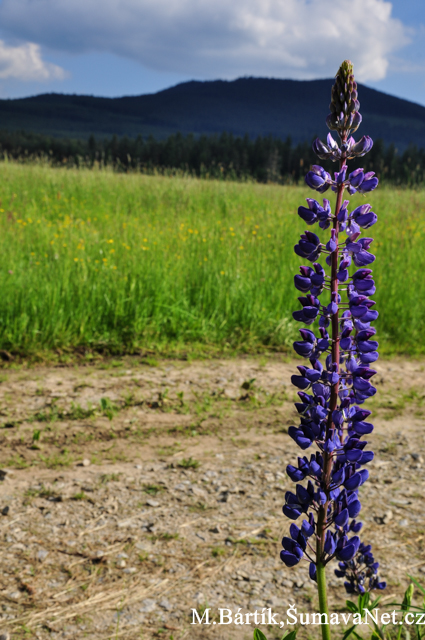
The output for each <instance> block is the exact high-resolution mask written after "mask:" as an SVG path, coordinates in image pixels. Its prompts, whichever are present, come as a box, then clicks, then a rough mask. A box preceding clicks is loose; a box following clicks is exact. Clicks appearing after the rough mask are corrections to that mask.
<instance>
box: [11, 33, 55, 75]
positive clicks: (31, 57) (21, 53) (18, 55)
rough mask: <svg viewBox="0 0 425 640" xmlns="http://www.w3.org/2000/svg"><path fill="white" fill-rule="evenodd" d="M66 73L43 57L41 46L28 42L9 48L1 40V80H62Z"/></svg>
mask: <svg viewBox="0 0 425 640" xmlns="http://www.w3.org/2000/svg"><path fill="white" fill-rule="evenodd" d="M65 75H66V74H65V71H64V70H63V69H61V67H58V66H57V65H55V64H51V63H50V62H45V61H44V60H43V59H42V57H41V51H40V45H38V44H34V43H33V42H27V43H25V44H22V45H19V46H8V45H7V44H5V42H4V41H3V40H0V80H6V79H9V78H12V79H16V80H27V81H38V82H40V81H41V82H43V81H47V80H54V79H56V80H62V79H63V78H64V77H65Z"/></svg>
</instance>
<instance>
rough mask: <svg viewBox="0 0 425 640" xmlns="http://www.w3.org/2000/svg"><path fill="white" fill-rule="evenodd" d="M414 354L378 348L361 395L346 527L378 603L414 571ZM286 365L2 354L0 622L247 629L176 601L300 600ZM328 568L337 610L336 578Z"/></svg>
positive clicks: (418, 535) (256, 605)
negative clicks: (366, 551) (354, 518)
mask: <svg viewBox="0 0 425 640" xmlns="http://www.w3.org/2000/svg"><path fill="white" fill-rule="evenodd" d="M424 364H425V362H421V361H406V360H403V361H401V360H400V361H398V360H391V361H386V362H384V361H382V362H380V363H379V364H378V365H377V367H376V368H377V370H378V375H377V376H375V378H374V380H375V382H376V383H377V387H378V394H377V396H376V399H374V400H373V402H370V403H369V405H368V406H369V407H371V408H373V411H374V423H375V425H376V429H375V431H374V433H373V435H372V436H371V437H370V441H371V442H372V444H373V447H372V448H374V450H375V451H376V452H377V456H376V458H375V461H374V462H373V463H371V464H370V465H369V469H370V472H371V479H370V480H369V482H368V483H367V484H366V485H365V486H364V487H363V488H362V489H361V495H362V504H363V512H362V514H363V518H362V520H363V521H364V523H365V526H364V530H363V531H364V532H363V535H362V538H363V539H364V540H365V541H367V542H370V543H372V544H373V548H374V551H375V556H376V558H377V559H378V560H379V561H380V562H381V567H382V572H381V574H382V577H383V578H385V579H386V580H387V581H388V588H387V590H386V592H385V594H384V595H385V598H386V600H387V602H390V601H392V600H394V599H395V600H397V599H398V598H399V597H400V595H401V594H402V592H403V589H404V588H405V587H406V586H407V584H408V578H407V575H406V574H407V573H410V574H412V575H414V576H416V577H419V579H421V576H422V577H423V573H425V555H424V548H425V522H424V516H423V501H424V498H423V496H424V469H425V465H424V460H423V457H422V456H425V454H424V450H425V444H424V439H425V430H424V426H425V407H424V404H423V402H424V395H425V384H424V383H425V372H424V369H425V367H424ZM294 368H295V363H293V362H288V361H284V360H283V359H281V358H278V357H276V358H275V359H273V358H271V359H266V358H261V359H248V358H247V359H234V360H227V361H224V360H214V361H195V362H175V361H173V362H171V361H164V362H155V361H153V360H142V359H140V358H125V359H122V360H115V361H114V360H110V361H102V362H99V363H97V364H94V365H89V366H83V365H81V366H72V367H49V368H48V367H34V368H26V367H24V366H19V367H18V366H15V367H13V363H12V365H10V366H9V367H8V368H6V369H3V370H2V371H1V372H0V380H1V382H0V408H1V412H0V426H1V427H2V428H1V429H0V438H1V440H2V446H1V449H0V464H1V468H2V469H3V472H2V473H0V476H1V478H2V481H1V482H0V514H3V515H0V532H1V537H2V546H1V549H0V567H1V577H0V592H1V609H0V633H7V632H8V633H10V634H11V637H12V638H16V639H18V638H19V639H20V638H28V637H35V638H40V639H43V640H44V639H45V638H72V639H73V638H85V637H88V638H91V639H93V640H103V639H104V640H107V639H113V638H123V639H133V638H134V639H136V638H144V639H145V640H148V639H151V638H164V639H166V640H177V639H179V640H180V639H182V638H195V639H198V638H201V637H202V638H204V637H211V638H214V639H217V640H218V639H223V640H224V639H225V640H232V639H233V640H242V639H243V638H252V629H253V627H249V626H246V625H244V626H241V625H239V626H237V625H234V624H231V625H228V626H225V627H224V626H220V625H216V626H214V625H210V626H202V627H201V626H199V625H195V626H193V625H191V624H190V623H191V621H192V613H191V609H192V608H193V607H197V608H198V609H199V610H201V609H202V608H203V607H210V608H211V614H210V615H211V620H213V619H214V616H216V615H217V610H218V608H219V607H228V608H230V609H232V610H233V611H234V612H236V611H237V610H238V607H241V608H242V610H243V611H254V610H255V609H258V610H261V609H262V608H263V607H271V608H272V609H273V611H274V612H278V613H279V616H278V618H279V619H280V617H283V618H284V619H285V618H286V615H284V614H286V609H287V606H288V605H289V604H292V603H295V604H296V606H297V609H298V611H314V610H317V608H316V607H317V604H316V593H315V590H314V588H313V587H312V585H311V583H310V581H309V579H308V575H307V565H306V564H305V565H304V564H301V565H298V567H297V568H295V569H287V568H286V567H284V566H283V565H282V563H281V562H280V560H279V551H280V538H281V537H282V535H284V534H285V533H286V532H287V529H288V521H287V520H286V519H285V518H284V517H283V515H282V513H281V505H282V503H283V501H284V492H285V490H287V489H288V488H290V486H291V483H290V482H289V481H288V479H287V477H286V475H285V467H286V465H287V464H288V463H289V462H292V461H293V460H294V459H295V458H296V455H297V454H298V453H299V450H298V449H297V447H296V446H295V444H294V443H293V442H292V440H291V439H290V438H289V437H288V435H287V429H288V426H289V425H290V424H292V421H293V419H294V409H293V408H292V404H291V403H292V401H293V400H294V396H295V393H294V390H293V388H292V387H291V385H290V383H289V379H290V375H291V374H292V373H293V371H294ZM329 580H330V600H331V608H332V609H333V610H336V609H337V608H341V606H342V605H343V603H344V601H345V594H344V590H343V587H342V583H341V581H340V580H338V579H336V578H335V577H334V576H333V575H332V571H330V572H329ZM215 619H216V620H218V618H217V617H216V618H215ZM263 630H264V631H266V629H265V628H263ZM267 633H268V637H269V640H270V639H271V640H273V639H274V638H278V637H279V638H280V637H281V633H280V632H279V631H278V630H276V629H271V630H270V631H268V632H267ZM309 633H310V634H311V633H312V634H313V635H314V634H315V632H314V631H313V632H312V631H311V628H310V630H309ZM31 634H32V635H31ZM338 635H340V634H338Z"/></svg>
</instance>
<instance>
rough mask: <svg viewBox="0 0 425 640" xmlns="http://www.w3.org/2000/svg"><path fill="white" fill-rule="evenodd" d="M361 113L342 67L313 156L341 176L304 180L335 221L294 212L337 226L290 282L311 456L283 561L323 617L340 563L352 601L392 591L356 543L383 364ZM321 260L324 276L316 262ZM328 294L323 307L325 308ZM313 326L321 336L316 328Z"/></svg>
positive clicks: (307, 251)
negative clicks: (333, 165)
mask: <svg viewBox="0 0 425 640" xmlns="http://www.w3.org/2000/svg"><path fill="white" fill-rule="evenodd" d="M359 109H360V103H359V101H358V97H357V85H356V82H355V80H354V75H353V65H352V64H351V62H350V61H348V60H346V61H345V62H343V63H342V65H341V67H340V69H339V71H338V73H337V75H336V79H335V84H334V86H333V88H332V99H331V104H330V111H331V112H330V114H329V115H328V117H327V119H326V123H327V125H328V127H329V129H331V130H333V131H336V132H337V134H338V136H339V138H340V144H339V145H338V144H337V142H336V141H335V140H334V138H333V137H332V135H331V134H329V135H328V137H327V141H326V143H324V142H321V141H320V140H316V141H315V142H314V143H313V149H314V151H315V152H316V154H317V155H318V156H319V157H320V158H327V159H331V160H333V161H337V162H338V163H339V170H338V171H337V172H336V173H335V174H334V178H332V177H331V175H330V174H329V173H328V172H327V171H325V170H324V169H323V167H321V166H319V165H314V166H313V167H312V168H311V171H309V173H308V174H307V176H306V183H307V185H308V186H309V187H311V188H312V189H314V190H316V191H318V192H319V193H324V192H325V191H327V190H328V189H329V188H331V189H332V190H333V191H335V193H336V206H335V210H334V212H333V213H332V211H331V206H330V203H329V200H326V199H325V200H323V203H322V204H320V203H319V202H318V201H317V200H314V199H312V198H307V206H301V207H299V209H298V214H299V216H300V217H301V218H302V219H303V220H304V222H305V223H306V224H307V225H313V224H315V223H318V224H319V227H321V228H322V229H328V228H329V227H331V229H330V234H329V240H328V241H327V242H326V243H322V242H321V240H320V238H319V236H317V235H316V234H315V233H313V232H312V231H309V230H307V231H305V232H304V233H303V234H302V235H301V238H300V240H299V242H298V244H297V245H296V246H295V253H296V254H297V255H298V256H300V257H302V258H305V259H306V260H308V261H310V262H311V263H312V266H308V265H305V266H302V267H301V268H300V274H298V275H296V276H295V278H294V281H295V287H296V288H297V289H298V290H299V291H301V292H302V295H301V296H300V297H299V298H298V300H299V301H300V303H301V307H302V308H301V309H300V310H299V311H295V312H294V314H293V317H294V319H295V320H297V321H299V322H302V323H304V324H305V325H308V326H309V327H310V328H308V329H306V328H302V329H300V334H301V339H300V340H299V341H297V342H295V343H294V349H295V351H296V353H297V354H298V355H300V356H303V357H304V358H306V359H307V360H308V361H309V363H308V364H306V365H305V366H299V367H298V374H296V375H293V376H292V383H293V384H294V385H295V386H296V387H297V388H298V389H299V391H298V395H299V399H300V401H299V402H297V403H296V405H295V406H296V409H297V411H298V414H299V418H300V422H299V424H298V426H292V427H290V428H289V435H290V436H291V438H293V440H295V442H296V443H297V445H298V446H299V447H300V448H301V449H302V450H303V451H304V450H306V449H309V448H310V447H315V450H314V452H313V453H311V454H310V455H309V456H306V455H304V456H302V457H299V458H298V461H297V464H296V465H288V467H287V470H286V472H287V474H288V476H289V478H290V479H291V480H292V481H293V482H294V483H295V491H294V492H292V491H288V492H287V493H286V496H285V505H284V506H283V513H284V514H285V515H286V516H287V517H288V518H290V519H291V520H298V518H300V517H301V518H303V520H302V522H301V524H298V525H297V524H295V523H292V524H291V526H290V529H289V537H284V538H283V540H282V546H283V550H282V552H281V559H282V561H283V562H284V563H285V564H286V566H288V567H293V566H294V565H296V564H298V563H299V562H300V561H301V560H302V559H306V560H307V561H309V563H310V565H309V575H310V578H311V579H312V580H314V581H316V582H317V584H318V592H319V603H320V612H321V613H327V598H326V579H325V567H326V565H327V564H328V563H329V562H331V561H332V560H334V559H335V560H337V561H338V562H339V565H338V569H337V570H336V571H335V574H336V575H337V576H338V577H341V578H345V588H346V591H347V592H348V593H364V592H365V591H369V590H371V589H383V588H384V587H385V586H386V585H385V582H382V581H380V579H379V577H378V567H379V564H378V563H377V562H375V561H374V558H373V555H372V553H371V547H370V546H366V545H365V544H363V543H362V542H361V541H360V538H359V536H358V534H359V532H360V530H361V528H362V523H361V522H360V521H359V520H358V516H359V513H360V510H361V504H360V500H359V495H358V492H359V488H360V487H361V485H362V484H363V483H364V482H366V480H367V479H368V476H369V472H368V470H367V463H368V462H370V461H371V460H372V459H373V456H374V454H373V452H372V451H369V450H368V449H367V441H365V440H364V439H363V437H364V436H365V435H367V434H369V433H371V431H372V430H373V425H372V424H371V423H370V422H368V421H367V418H368V416H369V415H370V411H368V410H367V409H364V408H363V406H362V405H363V403H364V402H365V400H367V398H370V397H371V396H373V395H374V394H375V393H376V389H375V387H373V386H372V384H371V382H370V379H371V378H372V377H373V376H374V374H375V373H376V372H375V371H374V370H373V369H372V368H370V366H369V365H370V364H371V363H373V362H375V360H377V358H378V352H377V348H378V343H377V342H376V341H375V340H374V339H373V338H374V335H375V332H376V331H375V329H374V328H373V327H372V324H371V323H372V322H373V321H374V320H376V318H377V317H378V312H377V311H375V310H374V309H373V307H374V305H375V302H374V301H373V300H372V299H371V298H370V296H372V295H373V294H374V292H375V283H374V280H373V276H372V270H371V269H370V268H369V266H370V265H371V264H372V262H373V261H374V260H375V256H374V255H373V254H372V253H371V252H370V245H371V243H372V238H367V237H361V233H362V230H363V229H369V228H370V227H371V226H372V225H374V224H375V222H376V221H377V216H376V214H375V213H374V212H373V211H372V207H371V205H370V204H363V205H360V206H357V207H356V208H351V207H350V202H349V200H344V191H345V190H347V192H348V193H349V194H350V195H353V194H355V193H356V192H358V193H362V194H364V193H368V192H369V191H372V190H373V189H375V188H376V187H377V185H378V179H377V178H376V177H375V176H374V174H373V173H365V172H364V171H363V169H356V170H355V171H353V172H352V173H348V169H347V160H349V159H350V158H355V157H359V156H363V155H365V153H367V152H368V151H369V150H370V149H371V148H372V144H373V142H372V140H371V138H369V136H363V138H361V139H360V140H359V141H358V142H356V141H355V140H354V139H353V138H352V137H351V133H353V132H354V131H356V129H357V128H358V126H359V125H360V123H361V120H362V118H361V115H360V112H359ZM342 233H345V237H343V238H341V235H342ZM321 255H324V256H325V263H326V265H327V268H325V267H324V266H322V265H321V264H320V263H319V262H318V260H319V258H320V257H321ZM325 292H326V294H325V295H326V296H328V295H329V298H328V300H327V301H324V300H323V298H324V297H325V296H324V295H323V294H324V293H325ZM342 296H344V299H343V297H342ZM315 322H318V331H317V330H314V329H313V327H312V325H313V324H314V323H315ZM321 356H323V360H324V362H321ZM303 481H304V484H302V483H303ZM305 482H306V483H305ZM322 633H323V638H324V639H328V638H329V637H330V636H329V626H327V625H323V626H322Z"/></svg>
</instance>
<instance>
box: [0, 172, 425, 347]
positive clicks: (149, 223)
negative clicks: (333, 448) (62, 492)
mask: <svg viewBox="0 0 425 640" xmlns="http://www.w3.org/2000/svg"><path fill="white" fill-rule="evenodd" d="M306 197H312V192H311V191H310V190H309V189H307V187H281V186H276V185H258V184H238V183H230V182H212V181H211V182H210V181H198V180H195V179H185V178H165V177H151V176H142V175H136V174H135V175H123V174H114V173H112V172H107V171H105V172H97V171H88V170H84V171H83V170H81V171H77V170H65V169H63V170H62V169H51V168H48V167H43V166H22V165H17V164H11V163H9V164H8V163H2V164H1V165H0V292H1V296H0V348H1V349H7V350H9V351H13V352H17V353H21V354H23V355H26V354H34V353H37V352H40V351H46V350H51V349H60V350H63V351H65V352H66V351H67V350H72V349H74V348H76V347H81V346H85V347H90V348H93V349H97V348H100V349H106V350H109V351H111V352H120V351H127V352H131V351H132V350H133V349H145V350H147V351H149V350H152V351H158V352H159V351H161V352H163V353H167V352H168V353H171V352H173V353H182V352H194V353H200V352H201V351H205V352H206V353H207V352H212V351H214V350H223V349H224V350H228V351H229V350H232V349H235V350H242V351H243V350H246V351H255V350H262V349H264V348H278V349H283V348H287V347H288V346H289V345H290V343H291V342H292V340H293V338H294V337H295V335H296V333H297V329H298V326H297V323H295V322H294V321H293V320H292V318H291V312H292V310H294V309H297V308H298V306H299V303H298V302H297V300H296V298H297V292H296V290H295V289H294V287H293V276H294V274H295V273H297V271H298V266H299V265H300V264H301V263H302V261H301V260H300V259H299V258H298V257H297V256H295V254H294V253H293V249H292V248H293V245H294V244H295V242H296V241H297V238H298V236H299V234H300V233H301V232H303V231H304V229H305V224H304V223H303V221H302V220H301V219H300V218H299V217H298V216H297V214H296V210H297V207H298V205H299V204H302V203H303V200H304V198H306ZM366 201H367V202H371V203H372V204H373V207H374V210H375V212H376V213H377V214H378V217H379V220H378V224H377V225H376V226H375V227H373V228H372V229H371V230H370V234H369V235H373V236H374V237H375V238H376V241H375V242H374V244H373V246H372V250H373V249H375V253H376V254H377V261H376V263H375V264H376V268H375V279H376V282H377V287H378V290H377V293H376V296H374V298H375V300H376V301H377V308H378V309H379V312H380V318H379V321H378V323H377V327H378V330H379V338H380V340H381V343H382V345H383V347H384V350H385V351H386V352H399V353H410V354H418V353H423V352H424V351H425V342H424V341H423V338H422V336H423V335H424V330H425V280H424V273H425V192H424V191H407V190H397V189H394V188H389V187H386V188H381V189H378V191H376V192H375V193H372V194H370V195H369V197H368V198H367V200H366ZM360 202H364V200H361V196H359V195H357V196H354V197H353V198H352V204H353V205H354V206H357V205H358V204H359V203H360Z"/></svg>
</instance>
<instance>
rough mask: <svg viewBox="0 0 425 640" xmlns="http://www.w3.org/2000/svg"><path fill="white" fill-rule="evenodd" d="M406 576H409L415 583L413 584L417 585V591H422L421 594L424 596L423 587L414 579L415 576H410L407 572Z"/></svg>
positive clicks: (424, 590)
mask: <svg viewBox="0 0 425 640" xmlns="http://www.w3.org/2000/svg"><path fill="white" fill-rule="evenodd" d="M407 577H408V578H410V580H411V581H412V582H414V583H415V585H416V586H417V587H418V589H419V591H421V593H423V595H424V596H425V589H424V588H423V587H422V586H421V585H420V584H419V582H418V581H417V580H416V578H413V577H412V576H409V574H407Z"/></svg>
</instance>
